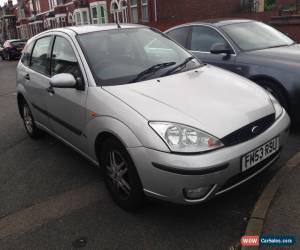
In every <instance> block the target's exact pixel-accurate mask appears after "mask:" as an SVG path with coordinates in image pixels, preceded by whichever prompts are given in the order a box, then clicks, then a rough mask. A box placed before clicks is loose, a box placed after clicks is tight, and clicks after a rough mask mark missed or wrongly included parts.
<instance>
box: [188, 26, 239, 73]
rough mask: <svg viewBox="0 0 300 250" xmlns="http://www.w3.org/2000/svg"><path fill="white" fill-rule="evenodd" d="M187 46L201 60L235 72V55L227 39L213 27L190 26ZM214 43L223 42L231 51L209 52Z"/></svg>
mask: <svg viewBox="0 0 300 250" xmlns="http://www.w3.org/2000/svg"><path fill="white" fill-rule="evenodd" d="M190 32H191V34H190V36H189V41H188V48H189V49H190V51H191V52H192V53H193V54H194V55H195V56H196V57H197V58H199V59H200V60H201V61H203V62H205V63H208V64H212V65H215V66H218V67H221V68H224V69H227V70H230V71H233V72H236V65H235V59H236V55H235V53H234V50H233V48H232V47H231V46H230V44H229V43H228V42H227V40H226V39H225V38H224V37H223V36H222V35H221V34H220V33H219V32H218V31H217V30H215V29H214V28H211V27H208V26H202V25H197V26H193V27H192V28H191V31H190ZM215 44H224V45H225V47H227V48H228V49H229V50H231V51H232V52H231V53H229V54H225V53H219V54H214V53H211V49H212V47H213V46H214V45H215ZM236 73H238V72H236Z"/></svg>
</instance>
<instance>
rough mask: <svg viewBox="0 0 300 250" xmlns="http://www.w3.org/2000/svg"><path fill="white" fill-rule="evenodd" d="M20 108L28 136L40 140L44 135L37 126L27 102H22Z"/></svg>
mask: <svg viewBox="0 0 300 250" xmlns="http://www.w3.org/2000/svg"><path fill="white" fill-rule="evenodd" d="M20 108H21V112H22V118H23V123H24V127H25V130H26V132H27V134H28V135H29V136H30V137H32V138H39V137H40V136H41V135H42V131H41V130H40V129H39V128H38V127H37V126H36V124H35V121H34V118H33V116H32V113H31V110H30V108H29V106H28V104H27V103H26V101H22V104H21V107H20Z"/></svg>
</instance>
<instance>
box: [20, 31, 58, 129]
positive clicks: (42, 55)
mask: <svg viewBox="0 0 300 250" xmlns="http://www.w3.org/2000/svg"><path fill="white" fill-rule="evenodd" d="M52 39H53V37H52V36H51V35H47V36H44V37H40V38H38V39H37V40H36V41H34V42H31V43H30V44H28V45H27V46H26V52H25V53H24V55H23V56H22V58H21V64H20V66H19V68H18V82H22V84H23V86H24V88H25V92H26V98H27V101H29V102H30V103H29V105H30V107H31V108H32V112H33V113H34V117H35V119H36V121H37V122H39V123H41V124H42V125H44V126H46V127H48V128H49V121H48V115H47V108H46V96H47V94H48V92H47V88H49V80H50V75H49V73H50V71H49V67H50V60H49V54H50V48H51V43H52Z"/></svg>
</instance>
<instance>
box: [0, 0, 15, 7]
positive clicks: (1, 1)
mask: <svg viewBox="0 0 300 250" xmlns="http://www.w3.org/2000/svg"><path fill="white" fill-rule="evenodd" d="M6 2H7V0H0V6H3V5H4V3H6ZM16 3H17V0H13V4H16Z"/></svg>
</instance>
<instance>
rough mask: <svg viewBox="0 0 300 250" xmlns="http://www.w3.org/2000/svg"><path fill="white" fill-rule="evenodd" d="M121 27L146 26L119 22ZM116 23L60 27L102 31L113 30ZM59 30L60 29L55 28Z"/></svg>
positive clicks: (83, 31) (74, 29) (82, 31)
mask: <svg viewBox="0 0 300 250" xmlns="http://www.w3.org/2000/svg"><path fill="white" fill-rule="evenodd" d="M119 25H120V27H121V29H129V28H140V27H146V26H144V25H139V24H119ZM118 28H119V27H118V25H117V24H116V23H108V24H94V25H81V26H70V27H65V28H62V29H69V30H72V31H74V32H75V33H77V34H84V33H90V32H95V31H104V30H114V29H118ZM56 30H61V29H56Z"/></svg>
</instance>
